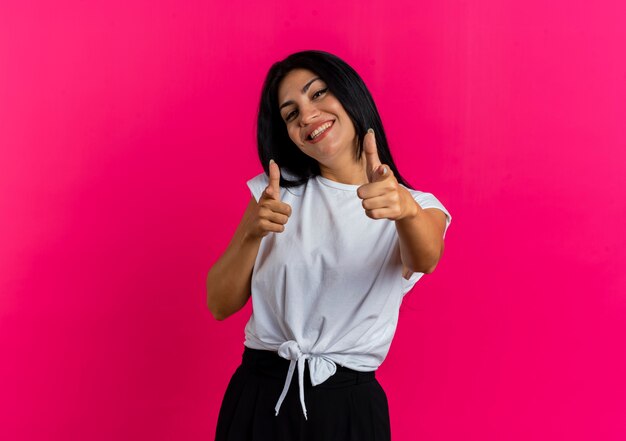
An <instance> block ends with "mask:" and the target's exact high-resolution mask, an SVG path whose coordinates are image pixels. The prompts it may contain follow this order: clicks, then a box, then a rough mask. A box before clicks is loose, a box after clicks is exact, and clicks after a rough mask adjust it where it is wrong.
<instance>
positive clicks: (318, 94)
mask: <svg viewBox="0 0 626 441" xmlns="http://www.w3.org/2000/svg"><path fill="white" fill-rule="evenodd" d="M327 90H328V87H325V88H324V89H320V90H318V91H317V92H315V93H314V94H313V98H315V97H317V96H321V95H324V94H325V93H326V91H327Z"/></svg>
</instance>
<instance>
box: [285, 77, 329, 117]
mask: <svg viewBox="0 0 626 441" xmlns="http://www.w3.org/2000/svg"><path fill="white" fill-rule="evenodd" d="M320 79H321V78H320V77H315V78H313V79H312V80H310V81H309V82H308V83H306V84H305V85H304V87H303V88H302V94H305V93H306V91H307V90H309V87H311V84H312V83H313V81H315V80H320ZM290 104H294V102H293V101H292V100H289V101H285V102H284V103H282V104H281V105H280V107H279V108H278V111H279V112H280V111H281V110H282V109H283V107H285V106H288V105H290Z"/></svg>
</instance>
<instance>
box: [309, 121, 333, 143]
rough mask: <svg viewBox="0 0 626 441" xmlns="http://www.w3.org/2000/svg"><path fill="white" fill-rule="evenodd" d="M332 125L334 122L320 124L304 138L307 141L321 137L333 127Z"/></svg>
mask: <svg viewBox="0 0 626 441" xmlns="http://www.w3.org/2000/svg"><path fill="white" fill-rule="evenodd" d="M334 123H335V121H328V122H327V123H324V124H322V125H321V126H320V127H319V128H318V129H316V130H314V131H313V132H312V133H311V134H310V135H309V136H307V137H306V139H307V141H314V140H316V139H317V138H319V137H320V136H322V135H323V134H324V133H326V132H327V131H328V129H330V128H331V127H332V126H333V124H334ZM320 129H322V130H320Z"/></svg>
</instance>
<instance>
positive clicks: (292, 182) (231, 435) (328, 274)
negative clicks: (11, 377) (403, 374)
mask: <svg viewBox="0 0 626 441" xmlns="http://www.w3.org/2000/svg"><path fill="white" fill-rule="evenodd" d="M257 129H258V151H259V159H260V161H261V164H262V166H263V169H264V170H265V173H261V174H259V175H257V176H255V177H254V178H252V179H250V180H249V181H248V187H249V188H250V190H251V193H252V196H251V198H250V202H249V204H248V207H247V209H246V211H245V213H244V216H243V219H242V221H241V223H240V224H239V226H238V228H237V230H236V232H235V234H234V237H233V239H232V241H231V242H230V244H229V246H228V248H227V250H226V251H225V252H224V254H223V255H222V256H221V258H220V259H219V260H218V261H217V262H216V263H215V265H214V266H213V267H212V268H211V270H210V271H209V274H208V277H207V292H208V299H207V301H208V307H209V309H210V310H211V312H212V313H213V315H214V316H215V318H217V319H218V320H223V319H225V318H226V317H228V316H230V315H232V314H234V313H235V312H237V311H238V310H240V309H241V308H242V307H243V306H244V305H245V304H246V302H247V301H248V298H249V297H250V296H251V297H252V306H253V313H252V316H251V317H250V319H249V321H248V323H247V325H246V327H245V341H244V351H243V356H242V363H241V365H240V366H239V367H238V368H237V370H236V371H235V373H234V375H233V377H232V378H231V380H230V383H229V384H228V387H227V389H226V393H225V396H224V399H223V402H222V406H221V409H220V413H219V417H218V422H217V431H216V438H215V439H216V440H217V441H226V440H228V441H243V440H246V441H248V440H272V441H279V440H290V441H293V440H324V441H329V440H359V441H368V440H379V441H382V440H389V439H390V438H391V429H390V426H389V409H388V403H387V397H386V394H385V392H384V390H383V389H382V387H381V386H380V384H379V383H378V381H377V380H376V377H375V371H376V369H377V368H378V367H379V366H380V365H381V363H382V362H383V360H384V359H385V357H386V355H387V352H388V350H389V347H390V345H391V341H392V338H393V335H394V332H395V329H396V323H397V320H398V313H399V308H400V304H401V302H402V299H403V296H404V295H405V294H406V293H407V292H408V291H409V290H410V289H411V288H412V287H413V285H414V284H415V283H416V282H417V280H418V279H419V278H420V277H421V276H422V275H423V274H424V273H431V272H432V271H433V270H434V269H435V266H436V265H437V262H438V261H439V259H440V258H441V255H442V253H443V249H444V242H443V239H444V237H445V233H446V230H447V228H448V226H449V224H450V221H451V216H450V213H449V212H448V211H447V210H446V209H445V208H444V206H443V205H442V204H441V203H440V202H439V201H438V200H437V198H435V196H433V195H432V194H431V193H425V192H421V191H417V190H414V189H412V188H411V187H410V186H409V185H408V183H407V182H406V181H405V180H404V179H403V178H402V177H401V176H400V173H399V172H398V169H397V168H396V165H395V163H394V161H393V158H392V157H391V153H390V151H389V147H388V145H387V139H386V137H385V131H384V129H383V125H382V122H381V119H380V116H379V114H378V111H377V109H376V106H375V104H374V101H373V99H372V97H371V94H370V93H369V91H368V90H367V87H366V86H365V84H364V82H363V80H362V79H361V78H360V77H359V75H358V74H357V73H356V72H355V71H354V70H353V69H352V68H351V67H350V66H348V65H347V64H346V63H345V62H344V61H342V60H341V59H339V58H338V57H336V56H334V55H331V54H329V53H326V52H321V51H304V52H298V53H295V54H292V55H290V56H289V57H287V58H286V59H285V60H283V61H280V62H277V63H275V64H274V65H273V66H272V67H271V69H270V71H269V73H268V75H267V78H266V80H265V83H264V86H263V91H262V96H261V103H260V108H259V115H258V127H257ZM293 376H296V377H297V380H295V381H294V382H295V383H296V385H294V386H291V387H290V385H291V383H292V378H293Z"/></svg>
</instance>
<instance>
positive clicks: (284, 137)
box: [257, 50, 412, 188]
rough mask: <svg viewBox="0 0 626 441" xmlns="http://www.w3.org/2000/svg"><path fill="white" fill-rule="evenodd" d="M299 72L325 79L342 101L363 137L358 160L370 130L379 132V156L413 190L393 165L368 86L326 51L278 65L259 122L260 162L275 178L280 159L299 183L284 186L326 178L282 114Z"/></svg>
mask: <svg viewBox="0 0 626 441" xmlns="http://www.w3.org/2000/svg"><path fill="white" fill-rule="evenodd" d="M293 69H307V70H310V71H311V72H313V73H315V74H316V75H317V76H319V77H320V78H321V79H322V80H323V81H324V82H325V83H326V84H327V86H328V90H329V91H330V92H331V93H332V94H333V95H334V96H335V97H336V98H337V100H339V102H340V103H341V105H342V106H343V108H344V109H345V111H346V113H347V114H348V116H350V119H351V120H352V123H353V124H354V129H355V131H356V135H357V140H358V141H357V145H358V147H357V148H358V150H357V159H361V155H362V153H363V139H364V137H365V134H366V133H367V129H368V128H370V127H371V128H372V129H374V133H375V135H376V146H377V148H378V157H379V158H380V161H381V162H382V163H383V164H387V165H389V167H390V168H391V169H392V170H393V173H394V175H395V177H396V179H397V180H398V182H399V183H400V184H403V185H404V186H406V187H408V188H412V187H411V186H410V185H409V184H408V183H407V182H406V181H405V179H404V178H403V177H402V176H401V175H400V173H399V172H398V169H397V167H396V165H395V163H394V161H393V158H392V156H391V152H390V151H389V145H388V144H387V137H386V136H385V130H384V128H383V123H382V121H381V119H380V115H379V114H378V110H377V109H376V104H374V100H373V98H372V95H371V94H370V92H369V90H367V87H366V86H365V83H364V82H363V80H362V79H361V77H360V76H359V74H357V73H356V71H355V70H354V69H353V68H352V67H350V66H349V65H348V64H347V63H346V62H345V61H343V60H342V59H340V58H339V57H337V56H336V55H333V54H330V53H328V52H323V51H313V50H311V51H302V52H296V53H294V54H291V55H289V56H288V57H287V58H285V59H284V60H282V61H278V62H276V63H274V64H273V65H272V67H271V68H270V70H269V72H268V73H267V77H266V78H265V82H264V84H263V89H262V92H261V102H260V104H259V115H258V120H257V143H258V151H259V160H260V161H261V165H262V167H263V170H265V173H266V174H267V175H269V160H270V159H274V161H276V163H277V164H278V165H279V166H280V168H281V170H282V169H286V171H287V172H288V174H289V175H291V176H293V177H294V178H295V179H294V180H288V179H285V177H284V176H281V178H280V185H281V187H285V188H286V187H295V186H298V185H302V184H304V183H305V182H306V181H308V180H309V178H311V177H313V176H317V175H319V174H320V168H319V164H318V163H317V161H316V160H315V159H313V158H311V157H309V156H307V155H305V154H304V153H303V152H302V151H301V150H300V149H299V148H298V147H297V146H296V145H295V144H294V143H293V141H292V140H291V138H289V135H288V133H287V127H286V126H285V123H284V121H283V119H282V118H281V116H280V112H279V110H278V86H279V85H280V82H281V81H282V80H283V78H285V76H286V75H287V74H288V73H289V72H290V71H292V70H293Z"/></svg>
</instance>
